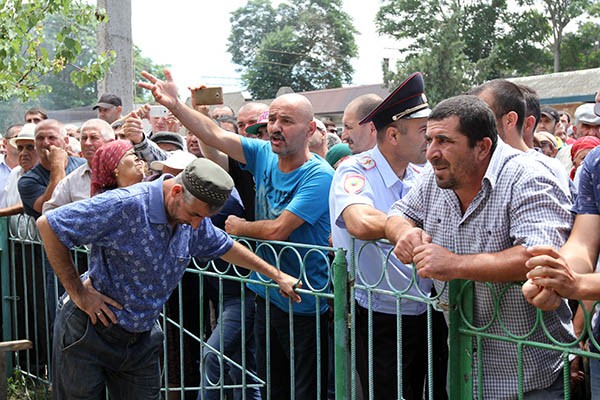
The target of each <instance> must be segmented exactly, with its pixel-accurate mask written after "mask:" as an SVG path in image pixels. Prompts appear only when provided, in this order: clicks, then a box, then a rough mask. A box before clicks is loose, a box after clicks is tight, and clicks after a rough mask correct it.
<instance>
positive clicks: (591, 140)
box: [571, 136, 600, 179]
mask: <svg viewBox="0 0 600 400" xmlns="http://www.w3.org/2000/svg"><path fill="white" fill-rule="evenodd" d="M596 146H600V139H598V138H597V137H596V136H584V137H580V138H579V139H577V140H576V141H575V143H573V146H572V147H571V161H575V157H577V154H578V153H579V152H580V151H581V150H586V149H593V148H595V147H596ZM571 179H575V168H573V169H572V170H571Z"/></svg>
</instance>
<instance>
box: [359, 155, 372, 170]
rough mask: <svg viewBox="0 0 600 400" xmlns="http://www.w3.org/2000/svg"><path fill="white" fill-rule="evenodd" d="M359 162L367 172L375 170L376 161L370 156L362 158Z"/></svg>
mask: <svg viewBox="0 0 600 400" xmlns="http://www.w3.org/2000/svg"><path fill="white" fill-rule="evenodd" d="M358 162H359V164H360V165H361V166H362V167H363V168H364V169H365V170H366V171H368V170H370V169H372V168H375V160H373V159H372V158H371V157H369V156H364V157H362V158H361V159H360V160H358Z"/></svg>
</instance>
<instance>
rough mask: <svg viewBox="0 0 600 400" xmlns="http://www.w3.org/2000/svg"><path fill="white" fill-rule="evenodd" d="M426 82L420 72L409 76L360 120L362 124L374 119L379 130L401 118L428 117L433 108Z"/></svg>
mask: <svg viewBox="0 0 600 400" xmlns="http://www.w3.org/2000/svg"><path fill="white" fill-rule="evenodd" d="M424 89H425V82H423V75H422V74H421V73H420V72H415V73H414V74H412V75H411V76H409V77H408V78H407V79H406V80H405V81H404V82H402V83H401V84H400V86H398V87H397V88H396V90H394V91H393V92H392V94H390V95H389V96H388V97H386V98H385V100H383V101H382V102H381V104H379V105H378V106H377V107H376V108H375V109H374V110H373V111H371V113H369V115H367V116H366V117H365V118H363V120H362V121H360V124H361V125H363V124H366V123H367V122H370V121H373V124H374V125H375V128H376V129H377V130H379V129H381V128H383V127H385V126H387V125H388V124H391V123H392V122H394V121H397V120H399V119H401V118H405V119H409V118H426V117H428V116H429V113H430V112H431V109H430V108H429V104H427V97H425V93H424Z"/></svg>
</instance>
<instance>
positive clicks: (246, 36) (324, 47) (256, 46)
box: [228, 0, 357, 98]
mask: <svg viewBox="0 0 600 400" xmlns="http://www.w3.org/2000/svg"><path fill="white" fill-rule="evenodd" d="M231 26H232V28H231V35H230V36H229V44H228V51H229V52H230V53H231V55H232V60H233V62H235V63H236V64H239V65H241V66H242V72H243V73H242V79H243V82H244V83H245V84H246V85H247V87H248V90H249V91H250V92H251V93H252V94H253V96H254V97H255V98H272V97H274V96H275V94H276V92H277V90H278V89H279V88H280V87H281V86H289V87H291V88H292V89H294V90H295V91H307V90H317V89H324V88H332V87H340V86H341V85H342V84H343V83H345V82H351V80H352V73H353V72H354V71H353V68H352V65H351V64H350V59H351V58H352V57H355V56H356V55H357V47H356V43H355V41H354V34H355V33H356V30H355V29H354V27H353V25H352V20H351V18H350V16H349V15H348V14H347V13H345V12H344V11H343V10H342V4H341V1H340V0H292V1H290V2H286V3H281V4H280V5H279V6H278V7H277V8H273V6H272V4H271V2H270V0H250V1H249V2H248V4H247V5H246V6H244V7H242V8H239V9H237V10H235V11H234V12H233V13H232V14H231Z"/></svg>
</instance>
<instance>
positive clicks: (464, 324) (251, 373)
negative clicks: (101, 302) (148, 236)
mask: <svg viewBox="0 0 600 400" xmlns="http://www.w3.org/2000/svg"><path fill="white" fill-rule="evenodd" d="M19 218H23V217H22V216H21V217H19ZM19 226H20V228H19ZM23 227H27V228H23ZM239 240H240V241H241V242H242V243H243V244H245V245H246V246H248V247H249V248H251V249H252V250H254V251H256V250H257V247H260V248H262V249H263V250H264V251H270V252H272V253H273V254H274V255H275V258H276V259H279V258H280V257H281V254H282V253H283V252H293V253H294V254H295V255H296V257H297V258H298V260H299V262H301V263H302V262H303V261H304V260H305V259H306V257H307V255H306V254H307V252H308V253H309V254H315V253H317V254H319V255H320V256H321V257H324V258H326V259H327V262H328V266H329V276H330V280H329V284H328V285H327V286H326V287H322V288H310V287H306V286H305V287H304V288H303V289H300V290H299V291H300V294H301V296H303V297H305V296H313V297H314V298H315V299H316V301H315V303H316V307H318V306H319V305H320V304H321V302H330V304H331V305H332V307H333V319H332V324H333V329H332V335H333V338H332V341H333V349H334V352H333V353H334V358H335V362H334V366H335V367H334V369H333V371H332V374H331V375H330V376H331V377H332V380H333V388H334V391H335V398H336V399H344V400H345V399H361V398H363V396H362V393H361V391H360V390H359V388H360V387H361V382H360V381H359V379H357V376H356V374H355V372H354V371H355V370H356V367H357V366H356V318H355V315H356V304H355V301H354V297H355V292H356V290H363V291H365V292H366V293H367V296H368V298H369V299H372V298H374V297H375V296H380V295H388V296H391V297H393V298H394V300H395V302H396V311H397V314H398V315H400V314H401V313H402V304H403V301H404V300H407V299H408V300H412V301H415V302H421V303H423V304H424V305H425V306H426V311H425V312H426V314H425V315H426V317H427V329H426V332H424V335H426V336H427V349H428V351H427V354H424V355H423V356H424V357H427V383H426V386H425V391H424V393H425V396H426V397H427V398H429V399H433V398H435V397H434V392H435V390H434V387H436V386H439V385H444V386H446V387H447V389H448V395H449V398H451V399H469V398H484V396H483V393H484V391H483V389H484V388H483V387H482V385H477V384H476V382H483V376H484V375H485V374H486V371H485V369H484V367H483V364H482V360H481V358H479V359H477V358H476V357H474V354H477V353H478V352H480V351H481V349H482V346H483V343H484V341H487V340H493V341H503V342H510V343H514V344H515V348H516V351H515V355H514V356H515V358H517V359H518V363H517V366H518V367H517V369H516V370H515V371H514V377H516V379H517V380H518V381H519V383H520V386H519V393H517V394H516V396H515V397H517V398H523V397H524V393H523V392H522V391H523V387H522V381H523V359H522V358H520V357H521V355H522V353H523V349H526V348H528V347H535V348H539V349H545V350H548V351H553V352H557V354H560V355H561V357H562V358H563V360H564V361H565V363H564V366H563V376H564V381H565V393H564V397H565V398H570V396H571V394H570V391H569V384H568V378H569V363H568V361H569V357H570V356H572V355H581V356H585V357H594V358H599V355H598V354H595V353H590V352H589V351H586V350H582V349H581V348H580V347H579V343H580V342H581V341H583V340H584V337H583V335H582V336H581V337H579V338H577V340H574V341H571V342H561V341H558V340H556V339H555V338H554V337H552V333H551V332H548V330H547V328H546V326H545V322H544V321H545V313H543V312H541V311H538V312H537V315H538V318H537V322H536V325H535V326H533V327H532V331H533V330H536V329H541V330H542V331H544V332H545V334H546V337H547V340H545V341H532V340H531V335H530V334H519V335H517V334H515V333H514V332H509V331H507V330H504V332H502V333H500V334H498V333H493V334H492V333H490V331H489V329H488V328H489V325H484V326H475V324H474V323H473V307H472V306H473V304H474V302H476V301H477V298H476V296H475V294H474V291H473V283H472V282H466V281H453V282H450V283H449V284H448V285H445V286H444V288H443V289H442V290H440V291H439V293H438V294H437V295H435V296H433V297H431V296H428V295H427V294H425V293H422V294H419V295H415V294H414V292H410V291H409V289H411V287H413V285H415V282H416V272H415V271H414V270H413V271H412V272H411V283H410V284H409V286H406V287H398V288H395V289H392V290H389V289H381V285H380V283H381V282H384V281H386V280H389V274H390V272H389V271H388V268H390V267H389V262H390V257H393V256H392V254H391V247H390V246H389V245H388V244H387V243H385V242H378V243H368V244H365V245H363V246H362V247H360V248H356V249H354V248H352V249H348V258H349V260H350V263H349V264H348V263H347V262H346V250H344V249H333V248H328V247H317V248H315V247H307V246H302V245H298V244H291V243H285V242H262V241H254V240H250V239H245V238H240V239H239ZM364 246H377V248H378V249H379V250H378V251H379V259H376V260H370V265H372V266H373V268H379V269H380V270H381V279H380V280H379V281H378V282H371V283H369V284H367V283H365V282H364V281H363V280H362V279H361V273H360V271H358V270H357V268H356V264H357V260H360V255H361V252H362V251H363V250H364ZM86 251H87V250H86V249H85V248H83V249H76V251H75V257H76V259H78V260H80V261H81V265H80V267H81V268H82V269H84V268H85V260H83V259H84V258H85V257H84V256H85V255H86ZM328 256H329V257H328ZM333 256H334V257H333ZM0 262H1V268H0V279H1V282H0V289H1V298H2V305H1V308H0V310H1V311H2V315H1V320H2V338H3V340H16V339H30V340H32V342H33V343H34V347H33V349H32V350H28V351H22V352H18V353H16V354H12V355H11V354H9V355H6V357H7V362H8V364H7V365H8V366H9V368H8V370H9V371H10V370H13V371H19V373H20V374H21V376H22V377H25V379H26V382H27V384H28V390H30V393H33V392H39V393H42V396H44V395H48V392H49V391H48V387H49V381H50V377H49V372H48V371H49V370H50V369H49V364H50V362H51V348H50V345H49V344H50V340H51V332H50V330H49V326H50V322H49V321H50V316H49V312H48V304H47V302H46V299H47V298H48V297H49V296H48V293H46V292H45V290H46V289H45V288H46V282H45V274H44V263H45V261H44V257H43V250H42V248H41V244H40V242H39V238H38V237H37V232H36V231H35V229H32V227H31V225H27V223H26V220H24V219H21V223H20V224H19V223H17V222H14V223H13V224H12V227H11V228H9V224H8V219H7V218H1V219H0ZM300 273H302V272H300ZM209 279H210V280H212V284H211V285H212V287H213V288H215V287H216V290H213V292H214V293H212V294H209V291H210V290H209ZM215 282H216V284H215ZM227 282H229V284H231V282H233V283H234V285H236V286H235V287H236V288H237V290H239V293H240V297H241V299H242V300H241V301H242V303H243V304H245V302H247V301H253V298H252V297H250V298H249V296H250V295H251V292H250V291H249V289H248V288H247V287H246V283H248V282H254V283H259V284H261V285H265V286H273V285H272V284H271V283H270V282H267V281H263V280H260V279H258V280H257V279H253V278H251V277H250V276H249V274H248V273H247V272H246V271H243V270H240V269H238V268H236V267H235V266H233V265H217V264H215V263H213V262H210V263H197V262H194V264H193V265H190V267H189V268H188V269H187V271H186V273H185V275H184V280H183V281H182V283H180V285H179V286H178V288H177V290H176V291H175V292H174V294H173V296H172V297H171V299H170V300H169V302H168V303H167V305H166V306H165V310H164V313H163V315H162V317H161V324H162V328H163V331H164V333H165V341H164V346H163V353H164V354H163V369H162V371H163V392H164V397H165V398H177V399H179V398H181V399H184V398H195V397H196V394H197V393H198V391H199V390H201V389H206V390H208V391H213V392H218V394H219V397H220V398H231V397H228V396H230V394H231V391H232V390H235V389H244V391H243V398H247V397H248V396H247V395H246V390H249V389H252V388H263V389H264V390H266V392H267V397H266V398H267V399H269V398H270V390H271V389H272V388H273V385H278V384H279V382H274V381H273V380H272V379H271V374H272V372H273V371H270V370H269V368H267V373H266V375H265V376H259V374H257V372H256V371H255V370H253V369H252V368H250V367H249V366H250V365H251V360H249V359H248V358H247V357H246V356H245V355H242V357H241V358H240V359H233V358H232V357H230V356H228V355H226V354H223V353H222V352H219V351H218V349H217V348H215V347H211V345H209V344H208V342H207V339H208V335H209V333H210V330H211V329H214V325H215V321H216V320H217V318H218V316H219V315H220V314H221V313H222V311H223V301H224V286H225V285H226V283H227ZM446 291H448V293H446ZM446 294H447V295H448V296H446ZM51 295H52V296H56V293H52V294H51ZM494 296H495V298H496V299H497V300H496V301H498V302H499V301H501V299H502V293H497V294H495V295H494ZM446 297H447V301H446V300H442V299H446ZM209 298H210V299H211V300H210V301H209ZM290 306H291V305H290ZM244 309H245V308H244V307H242V310H244ZM440 311H444V312H445V317H446V318H447V320H448V321H449V332H448V343H449V358H448V379H447V382H444V380H443V379H440V378H439V377H434V374H433V370H434V365H435V362H436V353H435V350H434V349H435V348H439V347H440V343H436V342H435V340H434V336H435V334H436V332H435V331H434V328H433V326H434V325H433V324H432V320H433V319H434V317H435V316H438V315H441V314H439V313H440ZM266 313H267V320H268V319H269V312H268V310H267V311H266ZM368 315H369V320H371V318H372V312H371V310H370V309H369V314H368ZM243 318H244V311H242V320H243ZM494 318H495V319H496V320H502V316H501V315H499V314H495V315H494ZM396 321H397V328H398V330H397V334H396V341H397V344H398V349H400V350H399V351H398V354H397V355H396V357H397V368H400V366H401V365H402V358H403V354H402V351H401V349H402V343H401V341H402V335H401V331H402V329H403V326H402V320H401V318H400V317H398V318H397V319H396ZM289 323H290V329H291V328H292V325H293V320H292V319H291V318H290V320H289ZM316 326H317V328H316V329H317V331H316V332H315V336H316V337H319V329H322V328H323V327H321V326H320V325H319V323H317V324H316ZM221 329H222V328H221ZM369 332H372V329H371V325H370V324H369ZM584 332H586V333H588V334H590V333H591V324H590V315H589V313H587V314H586V323H585V329H584ZM241 335H242V338H243V342H244V343H245V342H246V339H248V338H250V337H251V336H252V334H251V332H250V331H249V330H248V329H246V328H245V326H244V325H243V324H242V333H241ZM222 337H223V335H221V342H220V346H221V347H222V345H223V341H222V340H223V339H222ZM290 340H291V342H290V344H289V346H290V348H291V349H293V346H294V342H293V336H292V338H291V339H290ZM376 340H377V337H373V336H372V334H371V335H370V336H369V338H368V342H369V348H370V349H371V348H372V345H373V343H374V341H376ZM441 344H442V345H443V343H441ZM270 351H271V350H270V349H269V348H267V353H269V352H270ZM317 353H318V357H319V359H323V358H327V357H328V355H327V354H323V353H322V352H321V349H320V348H317ZM206 354H209V355H211V354H212V356H213V357H216V359H217V361H218V364H219V366H220V370H219V375H218V378H217V379H216V380H209V379H206V377H205V376H203V375H202V374H203V372H204V370H205V365H206V362H207V356H206ZM242 354H245V352H244V351H242ZM370 355H371V358H372V353H370ZM293 357H294V352H293V350H292V351H291V359H290V364H291V365H293ZM319 365H320V364H319ZM225 366H227V368H229V371H231V370H232V369H233V370H235V371H238V372H239V373H240V374H239V375H240V376H241V380H240V381H239V382H237V383H232V382H230V381H229V380H228V376H227V374H228V372H227V368H226V367H225ZM291 370H292V371H293V368H291ZM368 370H369V376H370V377H372V376H373V374H374V371H373V365H372V363H369V366H368ZM474 371H475V372H474ZM314 373H315V374H316V376H317V377H318V378H317V385H316V387H315V388H314V393H315V398H316V394H317V393H319V391H320V389H321V388H322V386H324V385H326V384H327V382H324V381H322V380H321V378H320V376H321V375H320V371H319V368H318V367H317V369H316V371H314ZM474 373H475V376H474V375H473V374H474ZM293 384H294V374H293V372H292V373H291V376H290V387H293ZM402 386H403V381H402V376H399V379H398V387H397V392H398V393H402ZM292 397H293V395H292ZM35 398H44V397H35ZM263 398H264V397H263ZM367 398H370V399H373V398H374V394H373V391H372V389H371V388H370V389H369V393H368V395H367ZM365 400H366V399H365Z"/></svg>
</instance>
